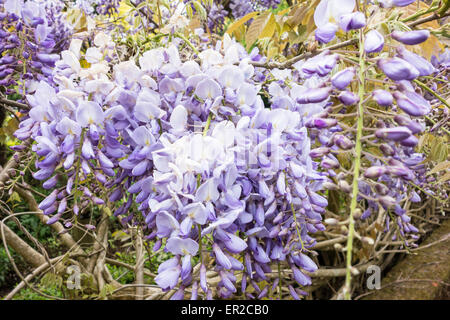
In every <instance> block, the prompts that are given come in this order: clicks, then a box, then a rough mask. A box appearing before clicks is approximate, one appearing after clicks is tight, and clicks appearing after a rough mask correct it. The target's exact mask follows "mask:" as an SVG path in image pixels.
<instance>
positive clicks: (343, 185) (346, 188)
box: [338, 180, 352, 193]
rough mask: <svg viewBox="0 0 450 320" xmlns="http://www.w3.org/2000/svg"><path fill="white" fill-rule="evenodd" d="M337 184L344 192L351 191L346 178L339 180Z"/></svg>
mask: <svg viewBox="0 0 450 320" xmlns="http://www.w3.org/2000/svg"><path fill="white" fill-rule="evenodd" d="M338 186H339V188H340V189H341V190H342V191H344V192H345V193H350V192H351V191H352V188H351V187H350V185H349V184H348V182H347V181H346V180H339V182H338Z"/></svg>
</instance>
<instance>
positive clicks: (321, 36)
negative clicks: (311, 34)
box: [315, 23, 338, 43]
mask: <svg viewBox="0 0 450 320" xmlns="http://www.w3.org/2000/svg"><path fill="white" fill-rule="evenodd" d="M337 30H338V27H337V26H336V25H335V24H334V23H327V24H326V25H324V26H322V27H320V28H317V29H316V32H315V37H316V40H317V41H318V42H320V43H328V42H330V41H331V40H333V39H334V37H335V36H336V31H337Z"/></svg>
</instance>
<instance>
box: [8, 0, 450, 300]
mask: <svg viewBox="0 0 450 320" xmlns="http://www.w3.org/2000/svg"><path fill="white" fill-rule="evenodd" d="M1 2H2V4H1V5H2V8H3V9H2V10H1V11H0V20H1V27H0V43H1V45H0V53H1V56H2V57H1V58H0V75H1V76H0V86H1V87H2V88H5V90H4V93H5V94H12V93H15V92H16V89H15V86H19V90H18V92H19V93H20V94H25V97H23V101H24V102H26V103H27V104H28V105H29V106H30V110H29V112H27V113H26V114H25V115H23V116H22V117H21V122H20V125H19V128H18V130H17V131H16V132H15V134H14V135H15V137H16V138H18V139H19V140H22V141H24V142H26V141H28V140H29V139H31V140H32V141H33V144H32V147H31V148H32V151H33V153H34V154H35V155H36V158H35V159H36V160H35V162H34V166H35V168H36V170H35V172H34V173H33V177H34V178H35V179H37V180H40V181H41V182H42V186H43V188H44V189H46V190H48V192H49V193H48V194H47V196H46V198H45V199H44V200H43V201H41V202H40V204H39V209H40V210H42V211H43V213H44V214H45V215H48V216H49V217H51V218H50V219H49V221H48V223H49V224H52V223H55V222H56V221H59V220H63V221H64V223H65V226H66V227H67V228H70V227H71V226H72V225H73V224H76V223H77V217H78V216H79V215H80V213H81V212H83V211H86V210H88V208H89V207H90V206H91V205H92V204H94V205H97V206H103V207H109V208H114V209H113V214H114V216H116V217H118V218H119V219H120V222H121V224H122V226H123V228H124V229H127V228H129V227H139V228H141V229H142V230H143V233H144V237H145V239H146V240H148V241H152V243H153V248H152V250H153V251H154V252H156V251H158V250H159V249H160V248H164V250H165V251H166V252H168V253H170V254H171V258H170V259H168V260H167V261H165V262H163V263H162V264H161V265H160V266H159V269H158V275H157V276H156V278H155V279H154V280H155V282H156V283H157V285H158V286H159V287H160V288H161V289H163V290H164V291H166V290H172V289H177V291H176V293H175V295H174V296H173V298H178V299H182V298H187V296H186V295H185V289H187V288H189V290H190V291H189V292H190V295H189V297H191V296H192V297H200V295H201V296H202V297H207V298H211V297H212V295H213V291H212V290H215V291H217V295H218V296H219V297H221V298H230V297H232V296H233V295H237V294H238V292H240V294H244V295H245V297H246V298H252V299H253V298H257V299H261V298H264V297H267V295H268V293H269V291H273V290H274V289H271V288H275V287H276V286H277V285H278V281H280V280H279V278H278V277H277V276H276V277H274V276H273V273H274V271H275V270H276V267H277V265H285V266H287V268H288V269H289V270H290V271H291V272H290V275H291V276H292V279H293V280H294V281H295V282H296V283H297V285H296V286H295V287H293V286H291V285H289V291H290V294H291V296H292V297H293V298H295V299H298V298H300V297H301V296H304V295H306V294H307V293H306V292H305V290H304V289H305V287H306V286H309V285H310V284H311V283H312V280H311V277H310V274H311V273H314V272H315V271H316V270H317V269H318V267H317V265H316V262H314V260H315V259H314V256H315V252H314V251H313V250H314V246H315V244H316V239H315V236H314V234H315V233H317V232H318V231H325V230H326V226H325V224H324V223H323V222H322V220H323V216H324V215H325V213H326V211H327V210H328V209H327V206H328V205H329V203H328V200H327V195H328V192H329V191H336V190H339V191H341V192H343V194H346V195H348V196H350V194H351V193H352V192H353V190H356V191H357V192H356V193H354V196H355V197H356V202H357V203H358V206H360V208H361V209H362V210H361V213H360V215H359V216H358V219H360V220H361V221H364V220H367V221H369V220H370V219H372V220H376V219H377V217H378V215H379V212H387V213H388V214H386V215H384V216H383V221H381V222H380V223H381V224H382V225H383V228H384V232H388V231H389V230H390V229H392V228H394V229H395V230H398V232H395V233H394V236H393V240H396V239H398V238H399V239H402V240H404V242H405V245H410V246H415V244H414V241H415V240H417V239H418V235H417V233H418V231H419V230H418V228H417V227H415V226H414V224H413V223H412V222H411V217H410V215H409V214H408V211H407V210H408V208H409V206H410V204H411V203H416V202H420V201H421V196H420V195H419V194H420V193H421V192H422V195H425V194H431V195H434V194H435V191H434V190H432V188H430V186H429V184H428V182H429V180H428V176H427V167H426V165H425V164H424V160H425V159H426V156H425V155H424V154H422V153H420V152H419V151H418V150H417V145H418V143H419V139H420V135H421V134H422V133H423V132H424V130H425V121H424V120H423V117H424V116H427V115H429V114H430V113H431V112H432V108H433V107H432V106H433V104H434V103H435V102H436V97H435V96H434V95H425V94H424V92H422V91H421V90H420V88H419V87H418V86H417V83H416V82H414V81H415V80H417V79H421V78H422V77H433V76H435V75H438V74H440V76H441V77H445V72H446V71H448V69H449V64H450V59H449V53H448V51H446V52H445V53H444V54H442V55H441V56H439V57H433V58H432V60H431V61H428V60H427V59H425V58H424V57H422V56H420V55H419V54H417V51H414V50H413V49H411V46H413V45H418V44H421V43H423V42H425V41H427V39H429V37H430V32H429V31H428V30H408V31H405V30H403V31H401V30H394V31H392V32H390V33H386V32H385V31H383V30H381V28H378V27H377V25H375V26H373V25H370V24H368V21H369V20H368V19H367V16H366V13H365V12H362V11H361V10H357V8H361V7H360V6H357V4H356V1H355V0H345V1H335V0H322V1H320V2H319V3H318V5H317V7H316V8H315V12H314V16H313V20H314V23H315V25H316V27H317V29H316V30H315V31H314V33H313V35H312V37H311V40H312V39H313V38H314V39H315V40H316V41H317V42H318V43H319V44H320V43H329V42H332V41H333V40H335V39H336V38H337V37H342V34H345V35H346V36H347V37H350V36H356V37H359V41H360V42H359V44H360V46H361V50H360V51H359V58H358V57H357V58H356V60H358V62H354V61H353V60H350V59H349V58H348V57H345V56H344V55H343V54H341V53H339V52H333V51H330V50H321V51H320V53H319V54H317V55H315V56H311V57H309V58H306V59H302V60H297V61H295V63H292V67H288V68H285V67H283V66H282V65H279V66H278V67H275V68H267V67H266V66H265V64H266V63H267V59H266V58H265V57H264V55H263V54H262V53H261V52H260V51H259V50H258V48H257V47H254V48H253V47H252V48H250V49H249V50H246V49H245V47H244V46H243V45H242V44H241V43H239V42H237V41H236V40H235V39H233V38H232V37H230V36H229V35H228V34H224V35H223V36H222V37H221V39H220V40H217V41H215V42H214V43H212V42H208V41H205V37H206V34H207V33H209V32H221V31H222V30H223V28H224V26H225V20H226V19H229V18H230V17H233V18H235V19H239V18H241V17H243V16H245V15H246V14H248V13H250V12H253V11H262V10H268V9H275V8H277V6H278V5H280V1H237V0H232V1H230V2H229V3H227V5H226V6H224V4H223V3H222V2H221V1H207V3H206V4H205V8H207V9H208V10H209V13H208V17H207V19H206V22H205V24H204V25H203V27H205V28H206V29H207V30H200V29H197V30H196V32H195V34H192V35H191V37H187V38H186V37H185V36H182V35H181V36H180V35H179V34H178V33H177V32H178V30H179V29H180V28H181V27H185V26H187V25H188V23H185V21H187V18H186V17H185V13H183V11H180V12H177V13H175V14H174V15H172V16H170V15H169V14H168V13H167V12H169V11H163V13H162V17H159V19H167V21H168V25H169V27H166V29H167V30H166V29H162V31H164V32H166V31H167V34H168V35H169V37H168V38H166V40H165V41H164V42H161V43H159V44H158V45H157V46H153V47H152V49H149V50H142V52H138V53H137V54H136V55H134V56H127V55H126V54H124V53H122V52H120V51H121V50H120V48H118V44H117V43H116V42H115V40H114V39H115V38H114V37H113V34H112V31H111V30H109V29H106V30H103V31H99V32H97V33H96V34H95V36H93V37H92V38H88V39H87V40H86V38H83V37H81V36H78V37H76V36H74V37H73V38H72V40H71V41H69V39H70V38H71V35H72V34H73V26H71V25H70V24H68V23H67V21H66V16H65V12H64V11H63V10H61V8H62V6H63V3H62V2H61V1H50V0H49V1H25V2H22V1H14V0H4V1H1ZM411 2H412V1H380V3H381V7H383V8H390V7H395V6H397V7H402V6H406V5H408V4H410V3H411ZM144 4H145V3H144V2H139V1H134V2H133V1H132V5H133V6H134V8H139V9H136V10H142V8H143V5H144ZM75 5H76V7H77V8H79V9H81V10H83V12H84V14H86V15H88V16H92V17H94V16H96V15H114V14H117V13H118V12H119V5H120V1H98V0H97V1H93V0H90V1H89V0H77V1H75ZM140 5H141V6H140ZM184 5H185V6H191V8H192V9H191V10H193V11H194V12H195V11H196V10H197V11H198V10H199V8H198V7H196V6H195V5H194V4H193V3H191V2H190V1H184ZM377 8H378V9H380V8H379V7H377ZM229 10H230V11H229ZM145 12H147V13H150V14H151V15H155V16H157V15H158V14H161V12H159V13H158V12H157V10H155V9H154V8H152V9H151V10H150V9H149V10H148V11H145ZM138 15H139V12H137V13H136V17H137V16H138ZM144 16H145V15H144ZM155 21H157V22H155ZM151 23H152V26H153V27H155V26H157V25H158V23H161V21H159V20H158V19H156V18H155V20H152V22H151ZM110 32H111V34H110ZM172 36H173V37H172ZM189 40H191V41H192V43H194V45H192V43H191V42H189ZM392 41H396V49H395V50H390V49H389V52H391V53H392V54H391V55H389V54H388V52H387V51H386V50H385V49H386V42H389V43H392ZM186 43H188V44H191V46H192V47H194V48H190V47H191V46H186ZM403 45H407V47H405V46H403ZM195 47H197V48H195ZM186 48H187V49H186ZM189 50H190V51H189ZM192 51H193V52H192ZM186 52H188V53H186ZM364 57H370V60H368V61H369V62H366V63H367V64H364V65H361V63H365V62H364V61H362V59H364ZM349 60H350V62H352V61H353V63H351V64H350V65H348V66H346V65H345V64H344V62H348V61H349ZM361 61H362V62H361ZM369 63H370V66H368V65H369ZM342 66H344V67H342ZM370 68H371V69H370ZM17 69H21V70H23V72H18V73H17V72H15V70H17ZM369 69H370V70H377V72H380V73H381V74H382V76H381V77H379V78H378V79H376V81H375V83H381V84H382V85H380V86H378V87H375V88H373V89H368V87H366V88H365V89H364V88H363V89H361V90H359V91H358V89H356V90H355V88H362V87H361V81H363V82H364V77H365V75H364V74H363V73H364V72H369V71H368V70H369ZM370 72H372V71H370ZM364 90H366V91H364ZM358 107H367V108H371V109H374V108H378V109H376V110H379V111H378V113H377V115H379V117H378V118H376V117H375V116H367V117H368V118H370V117H371V118H370V122H369V121H368V120H367V121H366V122H364V123H363V124H364V125H367V126H366V127H364V128H363V127H362V126H361V127H358V126H360V124H359V123H358V122H357V120H354V121H353V122H352V120H350V121H343V119H345V118H346V117H347V118H348V119H351V117H352V115H353V117H357V116H355V114H356V113H357V111H355V110H358ZM391 112H395V116H392V117H387V116H383V115H384V114H389V113H391ZM349 115H350V116H349ZM369 126H372V127H369ZM358 128H359V129H358ZM366 129H367V131H366ZM358 130H361V131H360V132H361V134H362V133H364V135H365V136H364V138H363V139H362V138H361V136H358V134H359V132H358ZM363 130H364V131H363ZM361 145H363V147H366V146H370V147H371V148H372V149H371V150H372V151H373V153H367V152H365V151H363V153H362V154H363V157H364V162H363V166H362V167H361V170H360V171H361V174H360V173H359V171H358V172H356V174H357V175H359V174H360V175H359V178H358V176H357V178H356V180H355V181H356V182H352V175H351V173H350V170H349V166H348V163H347V164H344V161H343V155H349V156H350V157H355V154H356V153H354V150H358V149H361V148H362V147H361ZM25 147H26V143H23V144H22V145H17V146H15V147H14V148H15V149H16V150H23V149H25ZM358 161H359V159H358ZM352 186H353V188H352ZM354 188H356V189H354ZM423 192H424V193H423ZM356 202H355V203H356ZM68 213H69V214H68ZM352 214H353V212H352ZM85 227H86V228H89V229H92V228H94V227H93V226H92V225H85ZM363 236H365V234H363ZM316 261H317V260H316ZM194 262H195V263H194ZM207 271H215V272H216V273H217V274H218V276H219V277H220V281H219V282H218V283H217V285H216V287H214V288H213V287H212V286H211V284H210V283H209V282H208V279H207ZM263 281H265V282H263ZM261 283H264V286H261V285H260V284H261ZM249 287H252V288H253V289H252V290H251V291H250V290H247V288H249Z"/></svg>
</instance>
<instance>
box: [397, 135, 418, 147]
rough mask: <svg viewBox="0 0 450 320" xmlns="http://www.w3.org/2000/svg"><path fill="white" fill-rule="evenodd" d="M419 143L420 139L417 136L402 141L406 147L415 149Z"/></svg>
mask: <svg viewBox="0 0 450 320" xmlns="http://www.w3.org/2000/svg"><path fill="white" fill-rule="evenodd" d="M418 143H419V139H417V138H416V137H415V136H410V137H409V138H407V139H405V140H402V141H400V144H401V145H402V146H405V147H415V146H417V144H418Z"/></svg>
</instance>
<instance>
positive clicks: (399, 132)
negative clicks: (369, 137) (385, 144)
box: [375, 127, 412, 141]
mask: <svg viewBox="0 0 450 320" xmlns="http://www.w3.org/2000/svg"><path fill="white" fill-rule="evenodd" d="M411 134H412V133H411V130H409V129H408V128H407V127H395V128H383V129H378V130H377V131H375V136H376V137H377V138H380V139H387V140H393V141H402V140H405V139H407V138H409V136H410V135H411Z"/></svg>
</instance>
